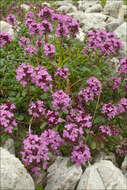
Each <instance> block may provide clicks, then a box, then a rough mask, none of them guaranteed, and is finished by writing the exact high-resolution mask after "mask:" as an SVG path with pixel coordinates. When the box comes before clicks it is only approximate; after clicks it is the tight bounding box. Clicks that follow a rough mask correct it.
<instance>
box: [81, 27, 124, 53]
mask: <svg viewBox="0 0 127 190" xmlns="http://www.w3.org/2000/svg"><path fill="white" fill-rule="evenodd" d="M87 43H88V45H87V47H85V48H84V51H85V50H88V51H89V50H90V49H93V50H96V49H98V51H99V53H100V54H102V55H105V56H107V55H110V54H115V55H116V54H117V53H119V52H120V50H121V49H122V43H121V41H120V40H118V39H117V38H116V37H115V35H114V33H113V32H106V31H105V30H92V31H89V32H88V33H87Z"/></svg>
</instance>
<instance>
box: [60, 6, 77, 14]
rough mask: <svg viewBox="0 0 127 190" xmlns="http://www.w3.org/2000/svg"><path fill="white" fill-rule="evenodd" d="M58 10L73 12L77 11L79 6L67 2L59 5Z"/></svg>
mask: <svg viewBox="0 0 127 190" xmlns="http://www.w3.org/2000/svg"><path fill="white" fill-rule="evenodd" d="M57 10H58V11H60V12H65V13H71V12H76V11H77V8H76V7H75V6H73V5H72V4H67V5H63V6H61V7H59V8H58V9H57Z"/></svg>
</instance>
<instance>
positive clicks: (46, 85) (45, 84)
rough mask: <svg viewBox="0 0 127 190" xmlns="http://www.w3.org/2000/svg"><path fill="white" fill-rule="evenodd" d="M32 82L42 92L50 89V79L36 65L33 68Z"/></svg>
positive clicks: (44, 70)
mask: <svg viewBox="0 0 127 190" xmlns="http://www.w3.org/2000/svg"><path fill="white" fill-rule="evenodd" d="M33 81H34V82H35V84H36V86H38V87H40V88H41V89H43V90H44V91H48V90H50V89H52V77H51V75H49V74H48V72H47V70H46V69H45V68H44V67H42V66H41V65H38V66H37V67H36V68H35V76H34V78H33Z"/></svg>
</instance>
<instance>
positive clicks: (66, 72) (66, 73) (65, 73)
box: [55, 67, 69, 79]
mask: <svg viewBox="0 0 127 190" xmlns="http://www.w3.org/2000/svg"><path fill="white" fill-rule="evenodd" d="M55 75H56V76H58V77H60V78H63V79H66V78H67V77H68V76H69V69H68V68H67V67H65V68H60V67H59V68H58V69H57V72H56V73H55Z"/></svg>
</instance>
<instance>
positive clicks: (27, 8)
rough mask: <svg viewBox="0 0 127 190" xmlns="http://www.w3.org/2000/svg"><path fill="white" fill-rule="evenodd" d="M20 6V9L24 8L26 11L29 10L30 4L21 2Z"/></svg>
mask: <svg viewBox="0 0 127 190" xmlns="http://www.w3.org/2000/svg"><path fill="white" fill-rule="evenodd" d="M20 7H21V8H22V9H25V10H26V11H29V10H30V6H29V5H27V4H21V5H20Z"/></svg>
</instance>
